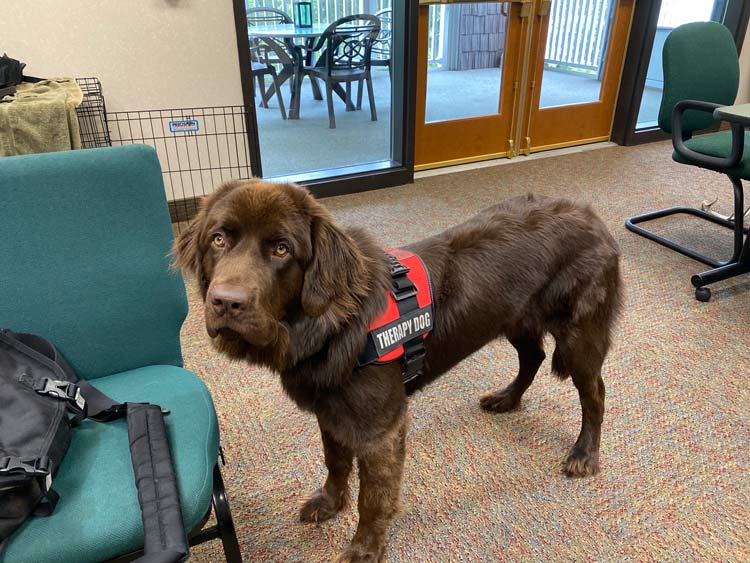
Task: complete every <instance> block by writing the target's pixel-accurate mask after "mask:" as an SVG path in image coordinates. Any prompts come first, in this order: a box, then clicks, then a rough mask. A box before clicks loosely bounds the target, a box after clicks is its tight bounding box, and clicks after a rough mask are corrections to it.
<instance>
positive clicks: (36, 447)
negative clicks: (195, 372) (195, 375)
mask: <svg viewBox="0 0 750 563" xmlns="http://www.w3.org/2000/svg"><path fill="white" fill-rule="evenodd" d="M0 398H1V400H2V408H0V552H2V549H3V546H4V545H5V540H6V539H7V538H8V536H10V534H11V533H12V532H13V531H14V530H15V529H16V528H17V527H18V526H20V525H21V523H22V522H23V521H24V520H26V518H28V517H30V516H32V515H35V516H48V515H50V514H52V512H53V511H54V509H55V505H56V504H57V502H58V500H59V496H58V494H57V493H56V492H55V490H54V475H55V472H56V471H57V468H58V467H59V466H60V462H61V461H62V458H63V456H64V455H65V452H66V451H67V450H68V445H69V444H70V437H71V431H72V429H73V427H74V426H75V425H76V424H78V423H79V422H80V421H81V420H83V419H84V418H92V419H94V420H97V421H99V422H106V421H109V420H114V419H115V418H120V417H123V416H126V415H127V423H128V438H129V442H130V454H131V458H132V462H133V471H134V474H135V482H136V486H137V489H138V502H139V504H140V506H141V515H142V520H143V527H144V535H145V544H144V545H145V549H144V553H145V555H144V556H143V557H142V558H141V559H139V561H141V562H156V561H159V562H163V563H170V562H174V563H176V562H180V561H185V560H186V559H187V558H188V556H189V551H188V544H187V538H186V536H185V531H184V528H183V525H182V514H181V510H180V504H179V496H178V494H177V481H176V478H175V474H174V468H173V464H172V458H171V455H170V452H169V442H168V441H167V435H166V431H165V428H164V419H163V413H162V409H161V408H160V407H159V406H158V405H152V404H148V403H118V402H116V401H113V400H112V399H110V398H109V397H107V396H106V395H104V394H103V393H102V392H100V391H99V390H97V389H96V388H95V387H93V386H92V385H91V384H89V383H88V382H87V381H85V380H83V379H78V378H77V377H76V375H75V373H74V372H73V370H72V369H71V368H70V366H69V365H68V363H67V362H66V361H65V359H64V358H63V357H62V356H61V355H60V354H59V353H58V351H57V350H56V349H55V347H54V346H53V345H52V344H50V343H49V342H48V341H46V340H44V339H43V338H40V337H39V336H35V335H32V334H16V333H13V332H11V331H9V330H0ZM135 437H142V438H146V439H145V440H144V439H138V440H136V439H134V438H135ZM123 447H125V444H123ZM157 483H158V485H159V486H158V488H157ZM60 502H65V500H64V499H62V500H61V501H60Z"/></svg>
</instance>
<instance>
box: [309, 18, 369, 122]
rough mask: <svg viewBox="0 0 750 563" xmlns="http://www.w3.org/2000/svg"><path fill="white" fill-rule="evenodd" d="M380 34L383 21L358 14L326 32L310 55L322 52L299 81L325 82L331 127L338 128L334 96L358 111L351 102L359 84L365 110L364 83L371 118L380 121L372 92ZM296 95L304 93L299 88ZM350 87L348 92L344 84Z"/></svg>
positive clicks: (349, 109) (332, 26)
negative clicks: (374, 56)
mask: <svg viewBox="0 0 750 563" xmlns="http://www.w3.org/2000/svg"><path fill="white" fill-rule="evenodd" d="M379 33H380V20H379V19H378V18H377V17H375V16H373V15H372V14H357V15H353V16H346V17H344V18H341V19H338V20H336V21H335V22H333V23H332V24H331V25H329V26H328V28H326V30H325V31H324V32H323V34H322V35H321V36H320V37H319V38H318V40H317V42H316V43H315V45H313V47H312V48H311V49H309V51H311V52H313V53H315V52H318V51H320V52H321V54H320V56H319V57H318V60H317V62H316V63H315V65H314V66H304V67H303V69H302V74H301V75H300V76H299V77H298V78H297V80H298V82H299V83H301V81H302V79H303V78H304V77H305V76H309V77H310V80H311V81H315V80H322V81H323V82H325V85H326V101H327V102H328V125H329V127H330V128H331V129H335V128H336V117H335V115H334V113H333V92H334V91H335V92H336V93H337V94H338V95H339V97H341V99H342V100H344V102H345V103H346V108H347V111H351V110H352V109H354V107H353V104H352V101H351V85H352V83H353V82H357V84H358V86H359V94H358V96H357V109H358V110H359V109H362V88H363V83H366V84H367V95H368V98H369V102H370V118H371V119H372V121H377V120H378V114H377V111H376V109H375V94H374V92H373V89H372V75H371V73H370V66H371V63H372V46H373V43H374V42H375V40H376V39H377V37H378V34H379ZM299 83H298V84H297V85H296V86H295V91H297V92H300V91H301V90H300V88H299V86H301V84H299ZM342 83H344V84H345V85H346V91H344V90H343V89H342V88H341V84H342Z"/></svg>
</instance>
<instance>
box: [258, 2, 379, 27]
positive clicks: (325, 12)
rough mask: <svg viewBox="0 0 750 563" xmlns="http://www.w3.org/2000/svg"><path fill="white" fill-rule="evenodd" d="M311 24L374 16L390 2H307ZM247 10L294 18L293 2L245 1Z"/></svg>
mask: <svg viewBox="0 0 750 563" xmlns="http://www.w3.org/2000/svg"><path fill="white" fill-rule="evenodd" d="M309 1H310V3H311V4H312V12H313V14H312V15H313V23H333V22H334V21H336V20H337V19H339V18H343V17H344V16H350V15H352V14H374V13H375V12H378V11H380V10H382V9H384V8H390V7H391V0H309ZM245 5H246V6H247V7H248V8H260V7H268V8H277V9H279V10H283V11H285V12H286V13H287V14H289V15H290V16H291V17H292V18H293V17H294V1H293V0H247V2H246V4H245Z"/></svg>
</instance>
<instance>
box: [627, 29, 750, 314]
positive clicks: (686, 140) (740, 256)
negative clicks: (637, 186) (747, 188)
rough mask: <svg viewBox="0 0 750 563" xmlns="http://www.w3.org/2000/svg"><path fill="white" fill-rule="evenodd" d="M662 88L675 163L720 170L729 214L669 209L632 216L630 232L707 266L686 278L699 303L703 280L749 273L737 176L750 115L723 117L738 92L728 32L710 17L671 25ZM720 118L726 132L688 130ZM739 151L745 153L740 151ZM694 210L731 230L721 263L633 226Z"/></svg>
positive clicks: (662, 114) (747, 162)
mask: <svg viewBox="0 0 750 563" xmlns="http://www.w3.org/2000/svg"><path fill="white" fill-rule="evenodd" d="M663 66H664V92H663V95H662V100H661V108H660V110H659V127H660V128H661V129H662V130H664V131H666V132H667V133H670V134H671V135H672V144H673V145H674V152H673V154H672V158H673V159H674V160H675V161H676V162H679V163H681V164H688V165H690V166H698V167H701V168H706V169H708V170H713V171H715V172H719V173H721V174H726V175H727V176H728V177H729V180H730V181H731V182H732V186H733V189H734V214H733V215H731V216H729V217H722V216H718V214H716V213H714V212H709V211H706V210H703V209H695V208H692V207H671V208H669V209H662V210H660V211H653V212H650V213H645V214H642V215H638V216H636V217H631V218H630V219H628V220H627V221H626V223H625V224H626V226H627V228H628V229H629V230H631V231H633V232H634V233H636V234H639V235H641V236H644V237H646V238H648V239H650V240H653V241H655V242H657V243H659V244H661V245H663V246H666V247H667V248H670V249H672V250H675V251H677V252H679V253H681V254H684V255H685V256H689V257H690V258H693V259H695V260H698V261H699V262H703V263H704V264H706V265H708V266H711V267H712V269H711V270H708V271H705V272H701V273H698V274H695V275H694V276H692V278H691V280H690V281H691V283H692V284H693V286H694V287H695V288H696V289H695V297H696V299H698V300H699V301H708V300H709V299H710V298H711V292H710V290H709V288H707V287H705V286H706V285H708V284H711V283H714V282H717V281H720V280H725V279H727V278H731V277H734V276H737V275H739V274H742V273H745V272H750V246H749V245H748V242H747V240H745V242H744V243H743V238H744V232H745V231H744V228H743V214H744V210H743V187H742V180H750V154H747V151H744V150H743V149H744V145H745V144H746V143H748V142H750V138H748V136H747V134H746V133H745V126H747V125H748V124H750V120H748V119H747V118H745V119H744V120H743V119H742V118H741V117H738V116H736V115H735V116H733V115H727V113H731V111H730V110H729V108H725V109H724V110H722V109H720V108H722V106H730V105H731V104H733V103H734V101H735V98H736V96H737V88H738V84H739V75H740V71H739V63H738V57H737V48H736V47H735V43H734V39H733V38H732V34H731V33H730V32H729V30H727V28H726V27H724V26H723V25H721V24H719V23H716V22H697V23H689V24H685V25H682V26H680V27H677V28H675V29H674V30H673V31H672V32H671V33H670V34H669V36H668V37H667V40H666V42H665V43H664V48H663ZM718 119H722V120H726V121H728V122H729V123H730V125H731V131H719V132H717V133H710V134H707V135H700V136H697V137H693V133H695V132H696V131H700V130H702V129H706V128H708V127H711V126H712V125H716V123H717V120H718ZM743 153H744V154H743ZM679 213H684V214H688V215H693V216H695V217H699V218H701V219H704V220H707V221H710V222H711V223H714V224H717V225H721V226H724V227H727V228H729V229H732V231H733V233H734V250H733V254H732V257H731V258H730V259H729V260H727V261H719V260H716V259H714V258H711V257H708V256H704V255H703V254H700V253H698V252H696V251H695V250H692V249H690V248H686V247H684V246H682V245H680V244H678V243H676V242H674V241H672V240H669V239H667V238H665V237H662V236H659V235H656V234H654V233H653V232H651V231H647V230H646V229H644V228H642V227H639V226H638V224H639V223H642V222H645V221H650V220H653V219H659V218H662V217H667V216H670V215H674V214H679Z"/></svg>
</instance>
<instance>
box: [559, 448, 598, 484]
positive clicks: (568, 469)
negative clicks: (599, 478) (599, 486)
mask: <svg viewBox="0 0 750 563" xmlns="http://www.w3.org/2000/svg"><path fill="white" fill-rule="evenodd" d="M562 471H563V473H565V475H567V476H568V477H588V476H589V475H596V474H597V473H599V452H594V453H590V452H588V451H586V450H584V449H583V448H581V447H580V446H577V445H576V446H573V448H572V449H571V450H570V453H569V454H568V457H567V459H566V460H565V461H564V462H563V466H562Z"/></svg>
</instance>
